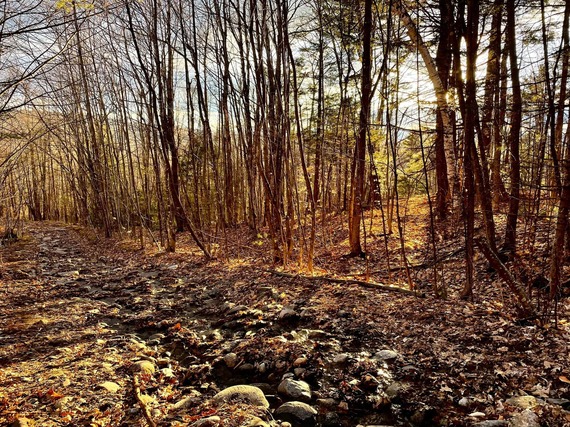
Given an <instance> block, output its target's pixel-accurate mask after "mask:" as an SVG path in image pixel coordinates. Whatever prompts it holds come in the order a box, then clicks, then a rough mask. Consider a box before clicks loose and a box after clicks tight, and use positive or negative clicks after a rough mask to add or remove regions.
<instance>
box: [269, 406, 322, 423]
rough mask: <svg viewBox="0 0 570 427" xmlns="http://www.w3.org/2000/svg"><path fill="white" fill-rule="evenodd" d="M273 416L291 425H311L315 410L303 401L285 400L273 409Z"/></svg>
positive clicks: (315, 416) (313, 420)
mask: <svg viewBox="0 0 570 427" xmlns="http://www.w3.org/2000/svg"><path fill="white" fill-rule="evenodd" d="M274 416H275V418H278V419H280V420H283V421H287V422H290V423H291V425H292V426H293V427H313V426H315V425H316V422H317V411H316V410H315V409H314V408H313V407H311V406H309V405H307V404H306V403H303V402H287V403H284V404H283V405H281V406H280V407H279V408H277V409H276V410H275V413H274Z"/></svg>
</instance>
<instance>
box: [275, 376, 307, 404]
mask: <svg viewBox="0 0 570 427" xmlns="http://www.w3.org/2000/svg"><path fill="white" fill-rule="evenodd" d="M277 391H278V392H279V393H281V394H282V395H284V396H285V397H288V398H290V399H293V400H301V401H303V402H309V401H310V400H311V387H310V386H309V384H307V383H306V382H305V381H298V380H294V379H291V378H285V379H284V380H283V381H281V383H280V384H279V386H278V387H277Z"/></svg>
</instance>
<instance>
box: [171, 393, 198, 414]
mask: <svg viewBox="0 0 570 427" xmlns="http://www.w3.org/2000/svg"><path fill="white" fill-rule="evenodd" d="M201 400H202V394H201V393H200V392H199V391H196V390H192V393H191V394H190V396H186V397H185V398H184V399H182V400H179V401H178V402H176V403H175V404H174V405H172V408H173V409H174V410H178V409H184V408H190V407H191V406H196V405H197V404H198V403H199V402H200V401H201Z"/></svg>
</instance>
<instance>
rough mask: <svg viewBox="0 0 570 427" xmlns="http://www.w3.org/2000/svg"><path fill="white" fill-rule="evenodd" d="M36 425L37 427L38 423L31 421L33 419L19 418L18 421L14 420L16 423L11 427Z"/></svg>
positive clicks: (31, 426)
mask: <svg viewBox="0 0 570 427" xmlns="http://www.w3.org/2000/svg"><path fill="white" fill-rule="evenodd" d="M35 425H36V423H35V421H34V420H31V419H29V418H25V417H21V418H17V419H16V420H14V422H13V423H12V424H10V427H33V426H35Z"/></svg>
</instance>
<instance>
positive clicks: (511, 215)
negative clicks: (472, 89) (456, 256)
mask: <svg viewBox="0 0 570 427" xmlns="http://www.w3.org/2000/svg"><path fill="white" fill-rule="evenodd" d="M515 25H516V22H515V0H507V43H508V52H509V59H510V65H511V83H512V92H513V96H512V97H513V101H512V105H511V129H510V132H509V148H510V159H511V162H510V163H511V169H510V178H511V185H510V189H509V212H508V214H507V226H506V231H505V242H504V245H503V250H504V251H505V252H513V251H515V249H516V237H517V221H518V217H519V204H520V168H521V164H520V129H521V119H522V95H521V84H520V77H519V65H518V56H517V44H516V42H517V41H516V36H515V34H516V33H515V28H516V27H515Z"/></svg>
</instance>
